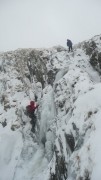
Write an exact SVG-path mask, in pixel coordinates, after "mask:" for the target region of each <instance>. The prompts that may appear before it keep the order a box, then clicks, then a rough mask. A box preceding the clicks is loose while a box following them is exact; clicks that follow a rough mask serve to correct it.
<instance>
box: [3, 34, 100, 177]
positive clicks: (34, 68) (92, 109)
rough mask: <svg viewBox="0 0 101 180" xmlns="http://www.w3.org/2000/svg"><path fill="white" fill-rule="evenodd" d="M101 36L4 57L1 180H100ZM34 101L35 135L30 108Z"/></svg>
mask: <svg viewBox="0 0 101 180" xmlns="http://www.w3.org/2000/svg"><path fill="white" fill-rule="evenodd" d="M100 54H101V36H100V35H99V36H95V37H93V38H92V39H90V40H88V41H85V42H82V43H79V44H78V45H75V47H74V50H73V52H70V53H68V51H67V49H65V48H63V47H61V46H57V47H53V48H50V49H18V50H16V51H11V52H5V53H1V54H0V102H1V103H0V180H22V179H25V180H41V179H44V180H100V177H101V172H100V166H101V164H100V162H101V155H100V142H99V141H100V140H99V138H100V135H101V123H100V117H101V116H100V115H101V95H100V94H101V93H100V92H101V80H100V73H101V65H100V63H101V62H100V61H101V55H100ZM30 100H35V101H36V102H37V103H38V104H39V107H38V110H36V112H35V114H36V117H37V122H36V128H35V132H32V131H31V126H32V125H31V122H30V121H31V120H30V118H29V117H28V116H27V114H26V105H28V104H29V102H30Z"/></svg>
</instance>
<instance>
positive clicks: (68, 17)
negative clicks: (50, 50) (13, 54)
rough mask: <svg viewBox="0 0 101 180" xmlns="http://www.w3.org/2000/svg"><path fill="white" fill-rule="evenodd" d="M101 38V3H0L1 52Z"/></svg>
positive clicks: (14, 0)
mask: <svg viewBox="0 0 101 180" xmlns="http://www.w3.org/2000/svg"><path fill="white" fill-rule="evenodd" d="M97 34H101V0H0V51H7V50H14V49H17V48H26V47H27V48H40V47H52V46H55V45H58V44H60V45H63V46H66V39H67V38H68V39H71V40H72V41H73V43H74V44H75V43H78V42H80V41H83V40H85V39H89V38H91V37H92V36H94V35H97Z"/></svg>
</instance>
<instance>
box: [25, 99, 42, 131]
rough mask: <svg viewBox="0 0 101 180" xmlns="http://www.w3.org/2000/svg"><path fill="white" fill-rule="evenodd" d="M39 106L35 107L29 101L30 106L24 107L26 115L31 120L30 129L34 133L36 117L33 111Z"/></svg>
mask: <svg viewBox="0 0 101 180" xmlns="http://www.w3.org/2000/svg"><path fill="white" fill-rule="evenodd" d="M38 106H39V105H36V103H35V102H34V101H30V105H28V106H26V110H27V115H28V116H29V117H30V118H31V124H32V129H31V131H32V132H34V131H35V124H36V115H35V114H34V112H35V109H37V108H38Z"/></svg>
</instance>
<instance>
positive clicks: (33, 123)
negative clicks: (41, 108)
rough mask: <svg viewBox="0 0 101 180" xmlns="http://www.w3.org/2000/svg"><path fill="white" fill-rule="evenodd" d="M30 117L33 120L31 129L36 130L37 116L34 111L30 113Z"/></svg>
mask: <svg viewBox="0 0 101 180" xmlns="http://www.w3.org/2000/svg"><path fill="white" fill-rule="evenodd" d="M29 117H30V118H31V121H30V123H31V125H32V129H31V131H32V132H35V125H36V116H35V114H34V112H31V113H30V114H29Z"/></svg>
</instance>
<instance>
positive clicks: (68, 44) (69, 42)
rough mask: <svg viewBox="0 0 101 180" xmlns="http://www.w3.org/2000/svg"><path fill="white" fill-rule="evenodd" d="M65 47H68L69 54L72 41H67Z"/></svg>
mask: <svg viewBox="0 0 101 180" xmlns="http://www.w3.org/2000/svg"><path fill="white" fill-rule="evenodd" d="M67 46H68V47H69V52H70V50H71V51H72V41H71V40H69V39H67Z"/></svg>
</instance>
